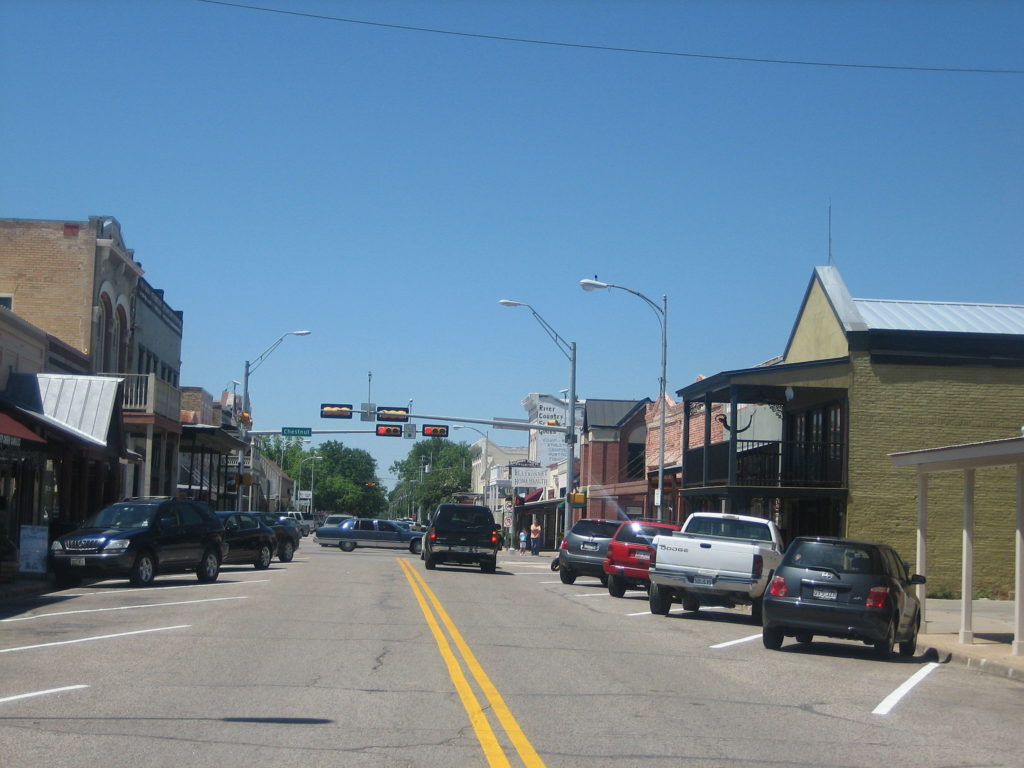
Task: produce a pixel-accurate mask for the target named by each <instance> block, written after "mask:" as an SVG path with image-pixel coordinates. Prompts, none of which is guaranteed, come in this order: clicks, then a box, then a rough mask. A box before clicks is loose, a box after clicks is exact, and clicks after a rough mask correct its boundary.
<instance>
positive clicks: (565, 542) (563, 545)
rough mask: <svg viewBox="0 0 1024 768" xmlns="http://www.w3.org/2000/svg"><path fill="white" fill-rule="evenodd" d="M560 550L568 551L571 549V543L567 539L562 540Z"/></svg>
mask: <svg viewBox="0 0 1024 768" xmlns="http://www.w3.org/2000/svg"><path fill="white" fill-rule="evenodd" d="M558 548H559V549H568V548H569V542H567V541H566V540H565V539H562V543H561V544H559V545H558Z"/></svg>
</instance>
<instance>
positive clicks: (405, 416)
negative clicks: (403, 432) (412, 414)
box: [377, 407, 409, 422]
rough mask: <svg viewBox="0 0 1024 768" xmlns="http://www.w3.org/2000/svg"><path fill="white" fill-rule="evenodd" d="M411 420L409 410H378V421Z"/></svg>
mask: <svg viewBox="0 0 1024 768" xmlns="http://www.w3.org/2000/svg"><path fill="white" fill-rule="evenodd" d="M408 420H409V409H408V408H383V407H381V408H378V409H377V421H401V422H406V421H408Z"/></svg>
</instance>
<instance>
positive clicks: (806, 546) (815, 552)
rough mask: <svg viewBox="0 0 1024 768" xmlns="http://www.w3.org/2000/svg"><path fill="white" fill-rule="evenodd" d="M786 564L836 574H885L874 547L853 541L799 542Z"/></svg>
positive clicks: (790, 553) (796, 542)
mask: <svg viewBox="0 0 1024 768" xmlns="http://www.w3.org/2000/svg"><path fill="white" fill-rule="evenodd" d="M783 565H791V566H795V567H797V568H811V569H815V568H817V569H821V570H825V571H834V572H835V573H883V572H884V571H883V569H882V563H881V558H880V556H879V554H878V550H877V549H875V548H874V547H869V546H865V545H863V544H855V543H850V542H825V541H795V542H793V546H792V548H791V549H790V551H789V552H787V554H786V559H785V561H784V562H783Z"/></svg>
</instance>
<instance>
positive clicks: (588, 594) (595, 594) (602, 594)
mask: <svg viewBox="0 0 1024 768" xmlns="http://www.w3.org/2000/svg"><path fill="white" fill-rule="evenodd" d="M573 597H610V595H609V594H608V593H607V592H586V593H584V594H581V595H573Z"/></svg>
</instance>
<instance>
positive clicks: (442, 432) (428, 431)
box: [421, 424, 448, 437]
mask: <svg viewBox="0 0 1024 768" xmlns="http://www.w3.org/2000/svg"><path fill="white" fill-rule="evenodd" d="M421 434H422V435H423V436H424V437H448V427H447V425H445V424H424V425H423V430H422V432H421Z"/></svg>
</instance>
